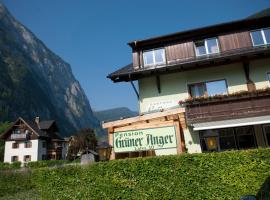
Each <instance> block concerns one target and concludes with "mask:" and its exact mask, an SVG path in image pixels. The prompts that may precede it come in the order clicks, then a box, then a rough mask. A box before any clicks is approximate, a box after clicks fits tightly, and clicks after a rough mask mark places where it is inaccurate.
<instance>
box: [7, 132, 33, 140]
mask: <svg viewBox="0 0 270 200" xmlns="http://www.w3.org/2000/svg"><path fill="white" fill-rule="evenodd" d="M28 136H29V134H27V133H20V134H17V133H12V134H11V135H10V139H11V140H26V139H28Z"/></svg>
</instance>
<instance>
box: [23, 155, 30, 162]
mask: <svg viewBox="0 0 270 200" xmlns="http://www.w3.org/2000/svg"><path fill="white" fill-rule="evenodd" d="M23 160H24V162H30V161H31V156H30V155H26V156H24V157H23Z"/></svg>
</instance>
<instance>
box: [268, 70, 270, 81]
mask: <svg viewBox="0 0 270 200" xmlns="http://www.w3.org/2000/svg"><path fill="white" fill-rule="evenodd" d="M267 78H268V81H270V72H268V73H267Z"/></svg>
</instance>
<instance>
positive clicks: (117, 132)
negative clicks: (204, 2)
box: [103, 16, 270, 159]
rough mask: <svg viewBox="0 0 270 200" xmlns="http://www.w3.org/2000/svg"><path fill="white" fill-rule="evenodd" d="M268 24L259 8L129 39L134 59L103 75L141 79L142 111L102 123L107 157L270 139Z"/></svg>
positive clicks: (252, 144) (241, 145)
mask: <svg viewBox="0 0 270 200" xmlns="http://www.w3.org/2000/svg"><path fill="white" fill-rule="evenodd" d="M269 27H270V16H263V17H257V18H247V19H243V20H239V21H233V22H229V23H223V24H217V25H213V26H208V27H203V28H198V29H194V30H187V31H183V32H178V33H173V34H170V35H164V36H160V37H154V38H149V39H145V40H136V41H132V42H130V43H128V45H129V46H130V47H131V49H132V59H133V62H132V64H129V65H127V66H125V67H123V68H121V69H119V70H117V71H115V72H113V73H111V74H109V75H108V78H110V79H111V80H112V81H113V82H131V84H132V85H133V86H134V84H133V81H138V91H137V89H136V87H133V89H134V90H135V92H136V94H137V96H138V102H139V111H140V115H141V116H138V117H137V118H136V117H135V118H130V119H124V120H118V121H114V122H108V123H104V124H103V127H105V128H108V130H109V142H110V144H111V145H112V146H113V151H112V155H111V159H114V158H118V157H119V158H122V157H133V155H134V154H135V156H144V155H151V153H150V152H152V153H153V152H154V153H153V154H154V155H165V154H177V153H181V152H183V151H187V152H189V153H200V152H209V151H224V150H231V149H251V148H259V147H269V146H270V88H269V87H270V84H269V80H270V29H269ZM160 111H162V112H160ZM160 127H164V129H163V130H162V129H160ZM166 127H171V128H169V129H167V128H166ZM149 128H151V130H150V132H151V134H150V133H149ZM167 133H170V134H169V135H173V134H175V136H173V137H172V138H171V139H172V140H168V138H167V141H165V138H166V136H168V134H167ZM138 135H139V136H138ZM155 135H156V136H157V137H156V138H155V140H154V143H155V144H157V145H150V146H149V141H150V139H149V138H148V137H154V136H155ZM119 137H120V138H121V140H120V139H118V138H119ZM117 139H118V140H117ZM140 141H144V142H145V143H144V144H142V143H143V142H140ZM169 141H172V143H168V142H169ZM166 142H167V143H166ZM165 143H166V144H165ZM128 147H132V148H128ZM139 147H141V148H139ZM145 152H147V153H145Z"/></svg>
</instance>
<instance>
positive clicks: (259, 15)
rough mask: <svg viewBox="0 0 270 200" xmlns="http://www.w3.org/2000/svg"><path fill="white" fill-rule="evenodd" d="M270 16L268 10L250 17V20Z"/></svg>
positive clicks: (269, 9) (269, 10)
mask: <svg viewBox="0 0 270 200" xmlns="http://www.w3.org/2000/svg"><path fill="white" fill-rule="evenodd" d="M266 16H270V8H266V9H264V10H261V11H260V12H257V13H255V14H253V15H251V16H249V17H248V19H253V18H259V17H266Z"/></svg>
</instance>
